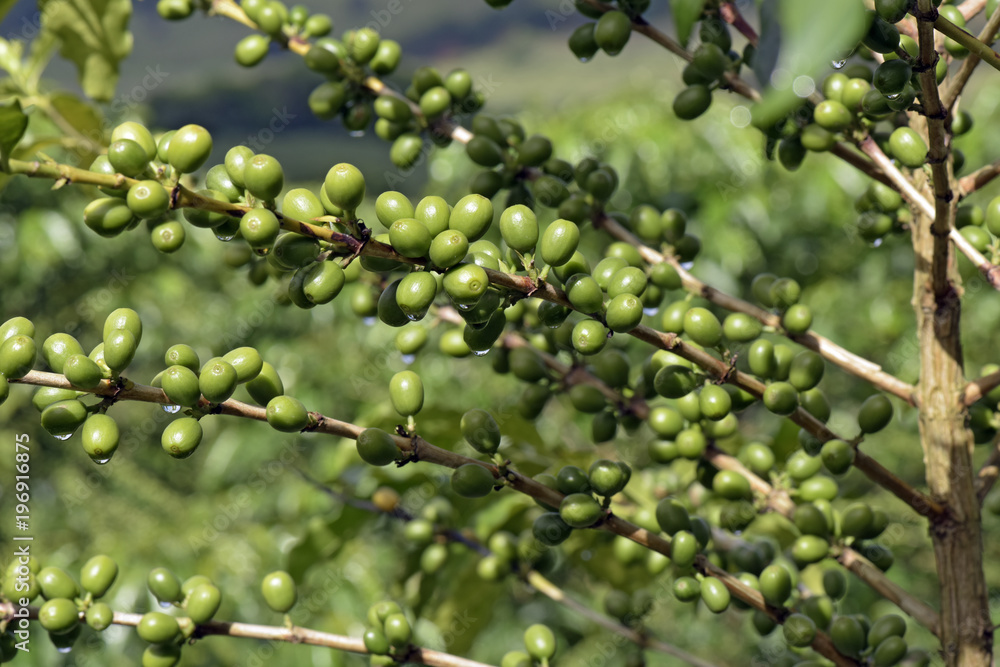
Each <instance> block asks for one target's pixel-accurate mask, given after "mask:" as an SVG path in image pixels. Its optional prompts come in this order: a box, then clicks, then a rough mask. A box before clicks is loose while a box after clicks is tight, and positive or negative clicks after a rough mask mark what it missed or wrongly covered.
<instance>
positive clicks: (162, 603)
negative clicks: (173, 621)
mask: <svg viewBox="0 0 1000 667" xmlns="http://www.w3.org/2000/svg"><path fill="white" fill-rule="evenodd" d="M159 602H160V606H161V607H163V608H164V609H170V607H172V606H173V605H171V604H170V603H169V602H167V601H165V600H160V601H159Z"/></svg>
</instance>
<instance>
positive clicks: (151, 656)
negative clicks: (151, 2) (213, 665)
mask: <svg viewBox="0 0 1000 667" xmlns="http://www.w3.org/2000/svg"><path fill="white" fill-rule="evenodd" d="M164 1H166V0H161V2H164ZM180 660H181V647H180V646H176V645H174V644H162V645H161V644H153V645H152V646H147V647H146V650H145V651H143V652H142V667H175V665H177V664H178V663H179V662H180Z"/></svg>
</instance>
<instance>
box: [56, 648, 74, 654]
mask: <svg viewBox="0 0 1000 667" xmlns="http://www.w3.org/2000/svg"><path fill="white" fill-rule="evenodd" d="M56 650H57V651H59V652H60V653H63V654H66V653H69V652H70V651H72V650H73V647H72V646H60V647H59V648H57V649H56Z"/></svg>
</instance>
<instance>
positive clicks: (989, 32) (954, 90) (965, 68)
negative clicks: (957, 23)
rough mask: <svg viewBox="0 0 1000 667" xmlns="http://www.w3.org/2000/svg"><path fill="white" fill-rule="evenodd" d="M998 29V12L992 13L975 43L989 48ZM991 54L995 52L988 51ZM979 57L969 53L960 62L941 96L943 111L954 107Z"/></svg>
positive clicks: (999, 25) (999, 21) (999, 14)
mask: <svg viewBox="0 0 1000 667" xmlns="http://www.w3.org/2000/svg"><path fill="white" fill-rule="evenodd" d="M998 28H1000V12H993V16H990V17H989V18H988V20H987V21H986V25H985V26H984V27H983V29H982V31H980V33H979V36H978V37H976V38H975V39H976V41H977V42H979V43H980V44H982V45H983V46H984V47H986V48H990V47H988V46H987V44H990V43H992V41H993V40H992V39H990V38H991V37H993V36H994V35H996V34H997V29H998ZM990 52H991V53H994V55H996V54H995V52H994V51H993V50H992V49H990ZM980 59H981V58H980V56H979V54H978V53H976V52H971V53H969V55H968V56H966V57H965V60H963V61H962V66H961V67H959V68H958V71H957V72H956V73H955V75H954V76H953V77H952V78H951V82H950V83H948V85H947V87H946V88H945V89H944V92H943V94H942V95H941V103H942V104H943V105H944V108H945V109H948V110H949V111H950V110H951V108H952V107H953V106H954V104H955V102H956V101H957V100H958V97H959V95H961V94H962V91H963V90H964V89H965V84H966V83H968V81H969V77H971V76H972V73H973V72H974V71H975V69H976V65H978V64H979V61H980Z"/></svg>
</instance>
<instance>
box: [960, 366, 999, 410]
mask: <svg viewBox="0 0 1000 667" xmlns="http://www.w3.org/2000/svg"><path fill="white" fill-rule="evenodd" d="M996 387H1000V371H995V372H993V373H988V374H986V375H984V376H983V377H981V378H976V379H975V380H972V381H970V382H969V384H967V385H965V389H964V390H963V391H962V403H964V404H965V405H972V404H973V403H975V402H976V401H978V400H979V399H980V398H982V397H983V396H985V395H986V394H988V393H989V392H990V390H991V389H994V388H996Z"/></svg>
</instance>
